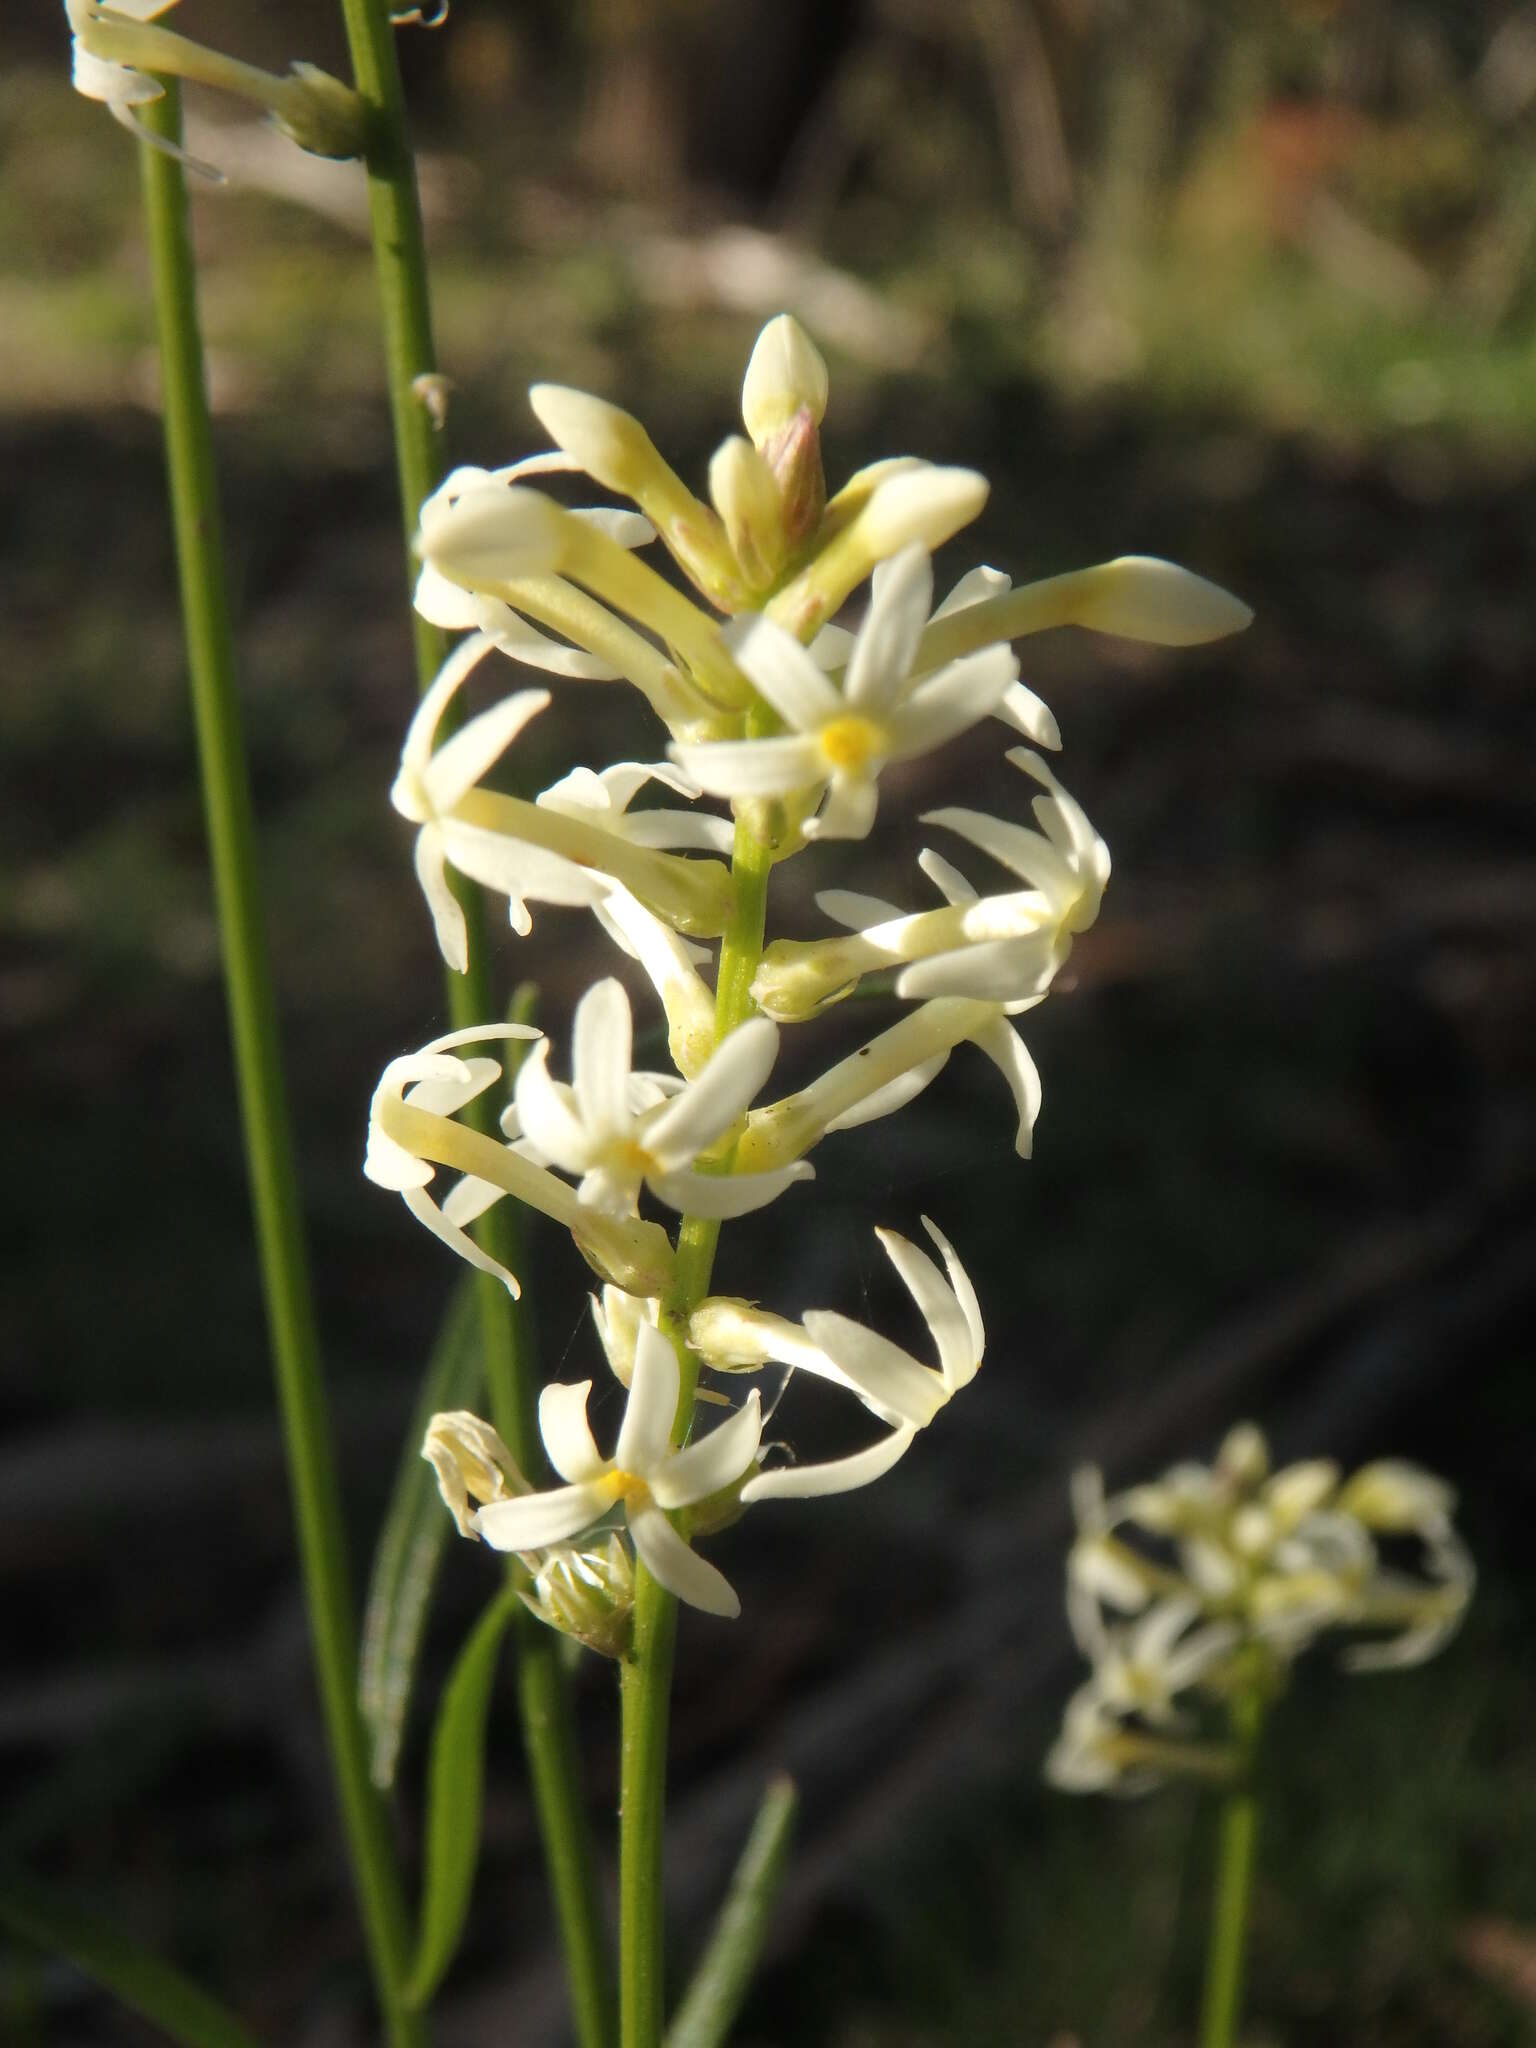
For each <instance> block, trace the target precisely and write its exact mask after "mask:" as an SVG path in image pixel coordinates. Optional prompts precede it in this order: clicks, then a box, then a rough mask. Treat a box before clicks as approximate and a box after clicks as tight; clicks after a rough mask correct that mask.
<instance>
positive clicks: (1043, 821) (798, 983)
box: [752, 747, 1109, 1023]
mask: <svg viewBox="0 0 1536 2048" xmlns="http://www.w3.org/2000/svg"><path fill="white" fill-rule="evenodd" d="M1008 759H1009V760H1010V761H1012V762H1013V763H1014V764H1015V765H1016V766H1017V767H1020V768H1022V769H1023V770H1024V771H1025V773H1026V774H1028V775H1031V776H1033V777H1034V779H1035V780H1036V781H1037V782H1039V783H1041V784H1042V785H1043V787H1044V789H1045V792H1046V794H1045V795H1043V796H1039V797H1036V798H1035V801H1034V810H1035V816H1036V818H1037V819H1038V821H1039V823H1040V825H1041V826H1042V827H1043V831H1040V832H1031V831H1029V830H1027V829H1026V828H1025V827H1023V826H1021V825H1015V824H1012V823H1008V822H1005V821H1004V820H1002V819H1000V818H991V817H987V816H986V815H985V814H984V813H982V812H980V811H968V810H957V809H955V810H943V811H930V812H928V813H926V814H925V816H924V818H923V823H924V824H927V825H943V826H945V827H947V828H948V829H949V830H950V831H952V832H958V833H960V834H961V836H962V837H964V838H966V839H969V840H970V841H971V842H972V844H973V845H976V846H979V847H980V848H981V849H982V850H983V851H984V852H986V853H989V854H991V855H992V856H993V858H994V859H996V860H997V861H999V862H1000V863H1001V864H1002V865H1003V866H1005V867H1009V868H1011V869H1012V870H1013V872H1014V873H1015V874H1016V875H1017V876H1018V878H1019V880H1020V881H1021V882H1024V883H1026V884H1028V886H1027V887H1026V888H1024V889H1022V890H1016V891H1013V892H1012V893H1010V894H1007V895H998V896H979V895H978V894H977V892H976V890H975V889H974V888H972V886H971V884H970V883H969V882H968V881H967V880H966V878H965V876H964V875H962V874H961V873H960V871H959V869H958V868H956V867H954V866H952V865H951V863H950V862H949V861H947V860H943V859H941V858H940V856H939V855H937V854H935V853H933V852H932V851H930V850H927V849H925V850H924V852H923V853H922V854H921V855H919V857H918V865H919V866H920V867H921V868H922V870H923V872H924V874H925V875H927V876H928V878H929V880H930V881H932V882H933V883H934V884H935V886H936V887H937V888H938V889H939V891H940V893H941V894H942V895H943V896H944V897H945V898H946V900H947V903H948V908H947V909H944V910H926V911H918V912H916V913H915V914H912V915H904V914H903V913H902V912H901V911H900V910H898V909H897V908H896V907H895V906H894V905H892V904H889V903H883V902H881V901H880V900H879V899H878V898H876V897H871V896H863V895H858V894H856V893H854V892H853V891H852V890H847V889H826V890H823V891H822V892H821V894H820V895H818V897H817V898H816V901H817V903H818V904H819V906H820V907H821V909H822V910H824V911H825V912H826V914H827V915H828V916H829V917H831V918H833V919H834V920H835V921H836V922H837V923H839V924H843V925H847V926H849V927H851V929H852V936H851V937H849V938H846V939H812V940H808V941H795V940H788V939H777V940H775V941H774V943H773V944H772V945H771V946H769V947H768V948H767V949H766V951H765V952H764V954H763V960H762V965H761V966H760V967H759V968H758V971H757V977H756V979H755V980H754V982H753V984H752V995H753V998H754V1000H755V1001H756V1002H757V1004H758V1007H759V1008H760V1009H762V1010H764V1011H766V1012H767V1014H768V1015H769V1016H771V1017H776V1018H778V1019H779V1021H780V1022H781V1023H784V1022H791V1021H798V1020H800V1019H803V1018H806V1017H810V1016H814V1015H815V1013H816V1011H817V1010H818V1009H820V1008H822V1007H823V1006H824V1005H825V1004H827V1003H830V1002H835V1001H837V1000H838V999H839V998H840V997H842V996H845V995H849V994H851V993H852V991H853V989H854V987H855V986H856V985H857V983H858V981H859V978H860V977H861V976H862V975H865V974H869V973H873V972H878V971H880V970H882V969H889V968H890V967H891V966H892V965H896V964H900V965H901V972H900V973H899V974H898V975H897V977H896V984H895V993H896V995H897V996H899V997H928V996H962V997H967V998H969V999H971V1000H973V1001H977V1002H995V1003H999V1004H1000V1005H1001V1006H1002V1008H1003V1011H1004V1012H1005V1014H1010V1015H1011V1014H1015V1013H1017V1012H1018V1011H1021V1010H1026V1009H1029V1008H1031V1007H1032V1006H1033V1005H1034V1004H1035V1003H1037V1002H1039V1000H1040V999H1041V997H1042V996H1044V994H1045V993H1046V991H1047V989H1048V988H1049V987H1050V985H1051V983H1052V981H1053V980H1054V979H1055V977H1056V975H1057V974H1058V973H1059V972H1060V970H1061V967H1062V965H1063V963H1064V962H1065V960H1066V958H1067V956H1068V954H1069V953H1070V952H1071V950H1072V941H1073V939H1074V938H1075V937H1076V936H1077V935H1078V934H1079V933H1081V932H1084V931H1086V930H1087V929H1088V927H1089V926H1090V925H1091V924H1092V923H1093V922H1094V920H1095V919H1096V918H1097V916H1098V914H1099V906H1100V904H1101V902H1102V901H1103V896H1104V889H1105V886H1106V884H1107V883H1108V880H1109V849H1108V847H1106V846H1105V844H1104V842H1103V840H1102V839H1101V838H1100V837H1099V835H1098V834H1097V833H1096V832H1095V831H1094V829H1093V827H1092V826H1091V825H1090V824H1089V822H1088V820H1087V818H1086V817H1085V816H1084V814H1083V812H1082V809H1081V808H1080V806H1079V805H1078V804H1077V803H1076V802H1075V801H1074V799H1073V798H1072V797H1070V796H1069V795H1068V794H1067V792H1066V791H1065V790H1064V789H1063V788H1062V786H1061V784H1060V783H1059V782H1058V781H1057V780H1056V777H1055V776H1054V775H1053V774H1052V772H1051V770H1050V768H1049V767H1048V766H1047V765H1046V763H1045V762H1044V761H1043V760H1041V758H1040V756H1039V755H1038V754H1036V753H1033V752H1031V751H1030V749H1029V748H1027V747H1015V748H1013V749H1012V750H1011V751H1010V752H1009V755H1008Z"/></svg>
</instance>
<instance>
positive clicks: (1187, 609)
mask: <svg viewBox="0 0 1536 2048" xmlns="http://www.w3.org/2000/svg"><path fill="white" fill-rule="evenodd" d="M1081 583H1082V589H1081V592H1080V593H1079V595H1078V599H1077V603H1076V604H1075V605H1074V607H1073V610H1072V623H1073V624H1074V625H1078V626H1087V627H1090V628H1091V629H1092V630H1093V631H1094V632H1096V633H1115V634H1118V635H1119V636H1120V637H1121V638H1122V639H1125V640H1145V641H1148V642H1149V643H1150V644H1151V645H1152V646H1154V647H1198V646H1200V645H1202V644H1203V643H1204V642H1205V641H1207V640H1220V639H1222V638H1223V637H1224V636H1225V635H1226V634H1228V633H1241V632H1242V631H1243V629H1244V627H1246V626H1248V625H1250V624H1251V623H1252V621H1253V612H1252V609H1251V608H1250V607H1249V606H1248V605H1246V604H1244V603H1243V601H1242V599H1241V598H1237V597H1234V596H1233V595H1232V593H1231V592H1230V591H1228V590H1222V589H1221V588H1220V587H1219V585H1217V584H1215V583H1208V582H1207V581H1206V579H1205V578H1204V577H1203V576H1195V575H1192V574H1191V573H1190V571H1189V570H1188V569H1181V568H1179V567H1178V566H1177V564H1175V563H1173V562H1163V561H1159V560H1158V559H1157V558H1156V557H1155V556H1152V555H1121V556H1119V557H1118V558H1117V559H1116V560H1115V561H1113V562H1105V563H1104V564H1103V565H1102V567H1100V568H1097V569H1085V570H1083V571H1081Z"/></svg>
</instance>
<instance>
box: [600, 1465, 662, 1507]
mask: <svg viewBox="0 0 1536 2048" xmlns="http://www.w3.org/2000/svg"><path fill="white" fill-rule="evenodd" d="M603 1489H604V1491H605V1492H606V1493H607V1495H608V1498H609V1499H610V1500H611V1501H613V1502H614V1503H618V1502H619V1501H622V1502H623V1503H624V1505H625V1506H626V1507H628V1506H630V1505H631V1503H638V1502H642V1501H646V1500H649V1499H650V1493H651V1490H650V1488H649V1487H648V1486H647V1485H646V1483H645V1481H644V1480H643V1479H641V1478H640V1477H639V1476H638V1474H636V1473H634V1472H625V1471H622V1470H620V1469H619V1468H618V1467H615V1469H614V1470H613V1471H612V1472H610V1473H608V1475H607V1476H606V1478H605V1479H604V1480H603Z"/></svg>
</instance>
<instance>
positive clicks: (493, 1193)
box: [443, 1173, 506, 1229]
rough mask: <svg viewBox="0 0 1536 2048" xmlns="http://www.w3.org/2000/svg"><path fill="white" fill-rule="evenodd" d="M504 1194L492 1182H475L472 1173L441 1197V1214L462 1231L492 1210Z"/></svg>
mask: <svg viewBox="0 0 1536 2048" xmlns="http://www.w3.org/2000/svg"><path fill="white" fill-rule="evenodd" d="M505 1193H506V1189H505V1188H499V1187H497V1185H496V1183H495V1182H494V1181H492V1180H477V1179H476V1177H475V1175H474V1174H472V1173H466V1174H463V1175H461V1176H460V1178H459V1179H458V1180H457V1181H456V1182H455V1183H454V1185H453V1187H452V1188H450V1189H449V1191H448V1193H447V1194H446V1195H444V1197H443V1214H444V1216H445V1217H446V1218H447V1219H448V1221H449V1222H450V1223H453V1224H456V1225H457V1226H458V1227H459V1228H460V1229H463V1227H464V1226H465V1224H467V1223H475V1222H478V1221H479V1219H480V1218H481V1217H482V1216H483V1215H484V1214H485V1212H486V1211H487V1209H494V1208H495V1206H496V1204H497V1203H498V1202H499V1201H500V1200H501V1198H502V1196H503V1195H504V1194H505Z"/></svg>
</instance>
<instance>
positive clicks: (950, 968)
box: [896, 931, 1057, 1003]
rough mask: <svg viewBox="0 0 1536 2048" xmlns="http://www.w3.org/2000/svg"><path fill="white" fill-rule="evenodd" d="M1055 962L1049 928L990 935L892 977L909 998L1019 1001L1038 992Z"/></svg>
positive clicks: (916, 962) (914, 999)
mask: <svg viewBox="0 0 1536 2048" xmlns="http://www.w3.org/2000/svg"><path fill="white" fill-rule="evenodd" d="M1056 965H1057V956H1056V953H1055V949H1054V941H1053V938H1052V935H1051V933H1050V932H1048V931H1047V932H1030V933H1029V934H1027V935H1026V936H1025V937H1023V938H1018V939H989V940H985V941H983V942H982V943H981V944H979V945H975V946H964V947H959V948H957V949H956V950H954V951H953V952H948V953H935V954H933V955H932V956H931V957H930V958H929V959H927V960H918V961H914V963H913V964H912V965H911V966H910V967H906V968H903V969H902V971H901V973H900V974H899V975H898V976H897V977H896V993H897V995H898V996H900V997H901V998H902V999H903V1001H910V1002H918V1001H927V1000H928V998H930V997H932V996H963V997H965V998H966V999H967V1000H969V1001H971V1002H977V1003H1015V1002H1023V1001H1026V1000H1027V999H1029V998H1031V997H1033V996H1038V995H1039V994H1040V993H1041V991H1042V989H1043V988H1044V987H1045V986H1046V985H1047V984H1048V983H1049V981H1050V979H1051V976H1052V974H1053V973H1054V971H1055V968H1056Z"/></svg>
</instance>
